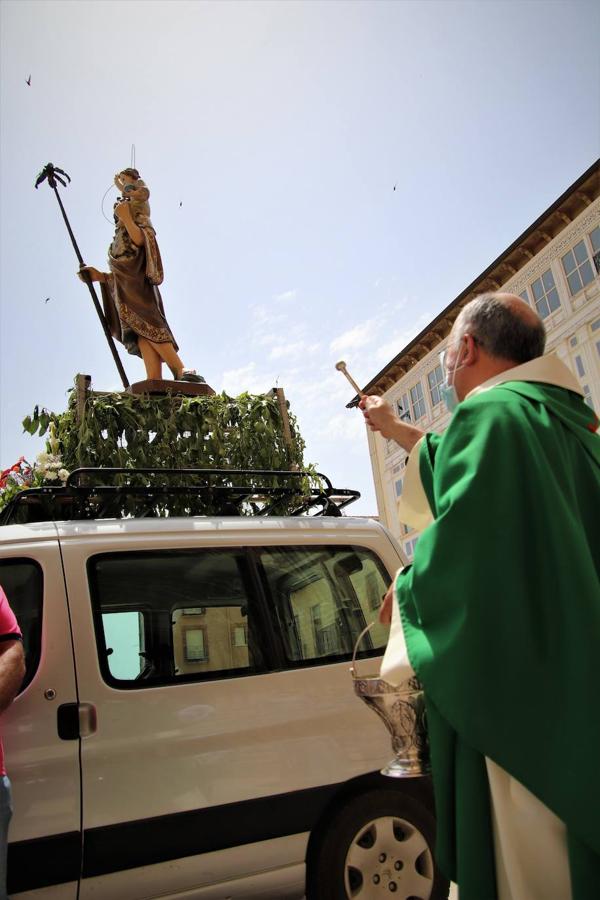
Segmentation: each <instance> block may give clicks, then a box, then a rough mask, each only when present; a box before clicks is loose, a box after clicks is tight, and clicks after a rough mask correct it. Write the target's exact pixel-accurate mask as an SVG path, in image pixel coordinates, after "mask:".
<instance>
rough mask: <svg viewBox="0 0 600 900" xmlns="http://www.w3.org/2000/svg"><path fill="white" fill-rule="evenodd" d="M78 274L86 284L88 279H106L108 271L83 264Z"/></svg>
mask: <svg viewBox="0 0 600 900" xmlns="http://www.w3.org/2000/svg"><path fill="white" fill-rule="evenodd" d="M77 275H78V276H79V278H80V279H81V280H82V281H83V282H85V284H87V283H88V281H100V282H102V281H106V272H99V271H98V269H95V268H94V267H93V266H81V268H80V269H79V272H78V273H77ZM85 276H87V277H85Z"/></svg>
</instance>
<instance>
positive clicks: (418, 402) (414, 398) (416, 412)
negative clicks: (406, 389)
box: [410, 381, 425, 422]
mask: <svg viewBox="0 0 600 900" xmlns="http://www.w3.org/2000/svg"><path fill="white" fill-rule="evenodd" d="M410 408H411V412H412V418H413V422H416V421H417V419H420V418H421V416H424V415H425V398H424V397H423V387H422V385H421V382H420V381H417V383H416V384H415V385H414V387H411V389H410Z"/></svg>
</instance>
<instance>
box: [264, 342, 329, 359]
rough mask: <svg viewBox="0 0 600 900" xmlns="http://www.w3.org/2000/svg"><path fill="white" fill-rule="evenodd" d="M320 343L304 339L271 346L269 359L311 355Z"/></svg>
mask: <svg viewBox="0 0 600 900" xmlns="http://www.w3.org/2000/svg"><path fill="white" fill-rule="evenodd" d="M320 346H321V345H320V344H319V343H316V344H309V343H307V342H306V341H292V342H290V343H282V344H279V345H278V346H276V347H273V348H272V350H271V352H270V353H269V359H291V358H293V357H298V356H312V354H313V353H316V352H317V350H319V348H320Z"/></svg>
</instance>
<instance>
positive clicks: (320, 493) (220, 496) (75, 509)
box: [0, 468, 360, 525]
mask: <svg viewBox="0 0 600 900" xmlns="http://www.w3.org/2000/svg"><path fill="white" fill-rule="evenodd" d="M115 479H117V480H118V482H121V483H115ZM107 481H108V482H109V483H108V484H107V483H106V482H107ZM177 481H178V483H173V482H177ZM257 482H260V483H257ZM181 496H188V497H189V498H190V509H189V511H188V512H187V513H186V514H187V515H218V516H222V515H233V516H248V515H254V516H269V515H282V514H283V515H291V516H299V515H307V514H311V515H313V516H314V515H317V516H341V515H342V509H343V508H344V507H345V506H348V505H349V504H350V503H353V502H354V501H355V500H357V499H358V498H359V497H360V492H359V491H354V490H349V489H346V488H334V487H333V485H332V483H331V481H330V480H329V478H327V476H326V475H323V474H321V473H320V472H307V471H297V472H295V471H289V472H288V471H272V470H269V469H168V468H142V469H126V468H81V469H74V470H73V471H72V472H71V473H70V475H69V477H68V478H67V480H66V482H65V484H64V485H60V486H54V485H50V486H44V487H35V488H27V489H26V490H23V491H21V492H20V493H19V494H17V495H16V496H15V497H14V498H13V499H12V500H11V502H10V503H8V504H7V505H6V507H5V508H4V509H3V510H2V512H0V525H15V524H29V523H32V522H46V521H72V520H90V519H107V518H110V519H113V518H129V517H131V518H140V517H143V518H154V517H156V518H159V517H163V516H168V515H170V514H171V515H173V514H175V515H181V513H180V512H177V513H170V512H169V504H168V500H169V498H170V497H181ZM127 498H135V500H136V503H135V509H134V511H133V512H131V511H130V510H126V509H124V508H123V503H124V501H125V500H126V499H127ZM144 500H147V501H148V502H147V503H144ZM194 500H196V502H194ZM198 501H200V502H198ZM202 503H204V504H205V505H206V506H211V507H212V510H211V512H210V513H206V512H201V511H200V512H195V511H194V509H193V508H194V506H195V507H196V508H198V509H201V507H202ZM130 505H131V502H130ZM283 506H286V507H287V508H286V510H285V512H283V513H282V507H283ZM311 510H314V512H311Z"/></svg>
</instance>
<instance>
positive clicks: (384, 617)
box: [379, 581, 394, 625]
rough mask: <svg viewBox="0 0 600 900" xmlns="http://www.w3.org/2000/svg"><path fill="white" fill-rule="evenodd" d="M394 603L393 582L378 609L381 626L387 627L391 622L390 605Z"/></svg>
mask: <svg viewBox="0 0 600 900" xmlns="http://www.w3.org/2000/svg"><path fill="white" fill-rule="evenodd" d="M393 603H394V582H393V581H392V583H391V584H390V586H389V588H388V591H387V593H386V594H384V595H383V600H382V603H381V606H380V607H379V621H380V622H381V624H382V625H389V624H390V622H391V621H392V604H393Z"/></svg>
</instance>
